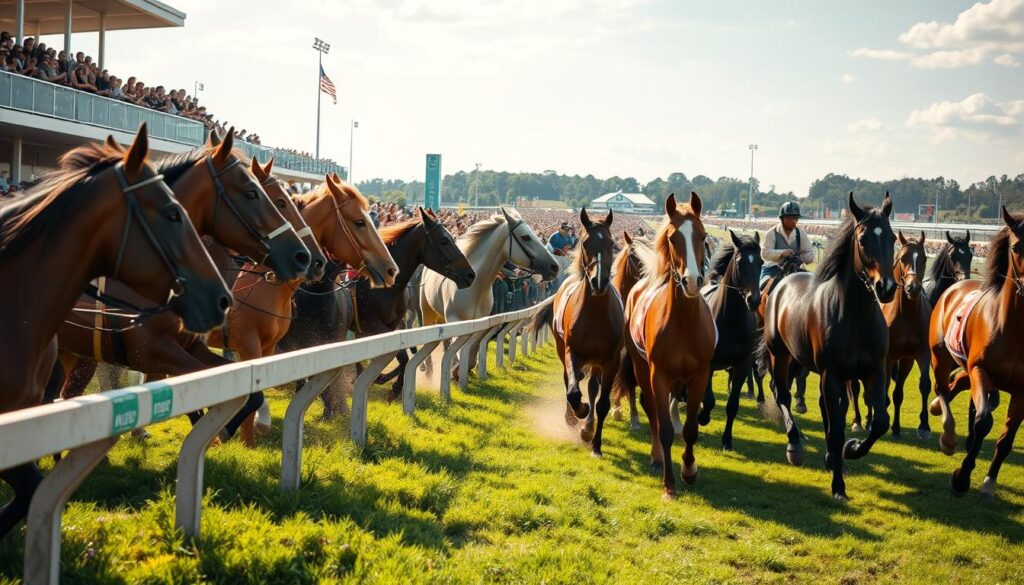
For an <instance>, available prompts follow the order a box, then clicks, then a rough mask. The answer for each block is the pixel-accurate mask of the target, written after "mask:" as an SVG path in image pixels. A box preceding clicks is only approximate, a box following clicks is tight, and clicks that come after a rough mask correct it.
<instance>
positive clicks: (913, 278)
mask: <svg viewBox="0 0 1024 585" xmlns="http://www.w3.org/2000/svg"><path fill="white" fill-rule="evenodd" d="M897 239H898V240H899V242H900V250H899V252H898V253H897V258H896V262H895V264H894V265H893V269H892V270H893V277H894V278H895V279H896V284H897V285H898V286H901V287H903V292H904V294H906V295H907V298H908V299H910V300H912V301H916V300H917V299H919V298H921V288H922V281H921V279H922V275H923V274H924V270H925V262H926V256H925V253H924V239H925V237H924V230H921V238H920V239H919V240H916V241H915V240H909V239H907V237H906V236H904V235H903V231H902V230H901V231H899V232H897Z"/></svg>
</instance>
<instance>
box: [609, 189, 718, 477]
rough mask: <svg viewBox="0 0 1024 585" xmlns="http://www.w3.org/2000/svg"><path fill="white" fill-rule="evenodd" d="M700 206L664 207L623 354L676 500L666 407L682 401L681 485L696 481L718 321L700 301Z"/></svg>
mask: <svg viewBox="0 0 1024 585" xmlns="http://www.w3.org/2000/svg"><path fill="white" fill-rule="evenodd" d="M700 212H701V200H700V197H698V196H697V194H696V193H691V194H690V203H689V205H682V206H679V205H677V204H676V197H675V194H672V195H669V197H668V199H667V200H666V201H665V213H666V216H667V217H666V220H665V222H664V224H663V225H662V226H661V228H660V229H659V230H658V233H657V234H656V235H655V237H654V243H653V246H654V253H653V255H652V257H648V258H645V259H644V268H645V273H646V276H645V278H644V279H643V280H641V281H640V282H638V283H637V284H636V286H635V287H633V290H632V291H631V292H630V293H629V297H628V300H627V301H626V336H625V341H626V348H627V350H628V352H629V357H630V359H631V360H632V362H633V371H634V372H635V373H636V378H637V380H638V381H639V383H640V388H641V391H642V394H641V399H640V405H641V406H642V407H643V409H644V413H645V414H647V420H648V422H649V423H650V426H651V461H652V464H653V465H654V467H655V468H659V467H660V468H661V470H662V484H663V488H664V495H665V496H666V497H671V496H673V495H675V477H674V476H673V473H672V439H673V436H674V430H673V427H672V416H671V413H670V412H669V402H670V400H671V399H672V398H677V399H685V400H686V422H685V423H684V424H683V440H684V441H685V442H686V451H685V452H684V453H683V459H682V468H681V470H680V475H681V476H682V478H683V481H684V482H686V483H688V484H692V483H694V482H695V481H697V463H696V459H695V458H694V455H693V445H694V443H696V442H697V415H698V412H699V410H700V407H701V402H702V401H703V399H704V391H705V389H706V388H707V384H708V379H709V378H710V376H711V358H712V356H714V353H715V337H716V332H715V320H714V317H713V316H712V315H711V310H710V309H708V305H707V303H706V302H704V297H702V296H701V295H700V287H701V285H702V284H703V283H704V275H703V274H702V273H701V269H702V268H703V265H704V254H705V247H704V241H705V239H706V238H707V233H706V232H705V231H704V224H703V223H702V222H701V219H700Z"/></svg>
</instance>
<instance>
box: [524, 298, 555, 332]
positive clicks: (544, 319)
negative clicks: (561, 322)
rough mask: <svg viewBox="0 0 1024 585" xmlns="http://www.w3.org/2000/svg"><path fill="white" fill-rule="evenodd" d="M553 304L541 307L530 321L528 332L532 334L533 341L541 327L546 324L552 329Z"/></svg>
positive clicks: (553, 317)
mask: <svg viewBox="0 0 1024 585" xmlns="http://www.w3.org/2000/svg"><path fill="white" fill-rule="evenodd" d="M553 305H554V303H548V304H547V305H545V306H544V308H543V309H541V310H539V311H537V314H536V315H534V316H533V320H531V321H530V332H531V333H532V334H533V339H534V341H536V340H537V335H539V334H540V330H541V327H544V326H545V325H547V326H548V327H551V328H552V329H554V320H555V310H554V309H553V308H552V306H553Z"/></svg>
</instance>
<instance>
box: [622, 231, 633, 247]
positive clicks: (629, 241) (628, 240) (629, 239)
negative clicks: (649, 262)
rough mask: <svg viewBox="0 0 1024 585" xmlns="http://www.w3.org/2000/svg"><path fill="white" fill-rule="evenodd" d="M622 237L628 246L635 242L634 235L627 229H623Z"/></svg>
mask: <svg viewBox="0 0 1024 585" xmlns="http://www.w3.org/2000/svg"><path fill="white" fill-rule="evenodd" d="M622 239H623V240H624V241H625V242H626V245H627V246H628V245H630V244H632V243H633V237H632V236H630V235H629V232H627V231H626V230H622Z"/></svg>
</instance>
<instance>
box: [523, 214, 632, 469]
mask: <svg viewBox="0 0 1024 585" xmlns="http://www.w3.org/2000/svg"><path fill="white" fill-rule="evenodd" d="M612 219H613V212H612V211H609V212H608V215H607V216H606V217H605V218H604V219H603V220H600V221H591V219H590V216H589V215H587V210H586V208H583V209H582V210H581V211H580V223H581V224H582V225H583V230H584V233H583V238H582V239H581V240H580V243H579V249H578V251H577V252H576V258H575V259H574V261H573V264H572V266H571V267H570V270H569V278H567V279H566V280H565V282H563V283H562V286H560V287H559V288H558V290H557V291H556V292H555V298H554V300H553V301H552V303H551V304H550V305H548V308H547V309H546V310H549V311H552V312H553V316H552V322H553V328H554V333H555V335H554V337H555V351H556V352H558V358H559V359H560V360H562V377H563V380H564V382H565V393H566V394H565V398H566V417H567V418H566V420H567V421H570V422H571V423H572V424H573V426H575V424H576V420H575V419H576V418H580V419H586V420H585V422H584V424H583V427H582V428H580V438H581V439H583V441H584V442H588V443H590V446H591V453H592V454H593V455H594V456H596V457H601V456H602V454H601V438H602V430H603V428H604V420H605V417H606V416H607V415H608V409H609V407H610V406H611V389H612V382H613V381H614V380H615V375H616V373H617V372H618V369H619V362H620V361H621V357H620V354H621V351H622V339H623V331H624V329H623V323H624V317H623V313H622V311H623V306H622V299H621V298H620V297H619V294H618V293H619V291H618V290H616V289H615V288H614V287H611V286H610V285H611V271H612V261H613V260H614V257H615V250H614V244H615V242H614V241H613V239H612V232H611V229H610V228H611V224H612ZM540 318H542V317H541V316H540V315H538V316H537V317H535V320H536V319H540ZM587 370H589V374H590V380H589V381H588V384H587V393H588V395H589V405H588V404H587V403H584V402H583V400H582V397H583V395H582V392H580V382H582V380H583V377H584V376H585V375H587ZM598 392H600V395H599V394H598ZM595 412H596V414H597V421H596V427H595V420H594V414H595Z"/></svg>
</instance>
